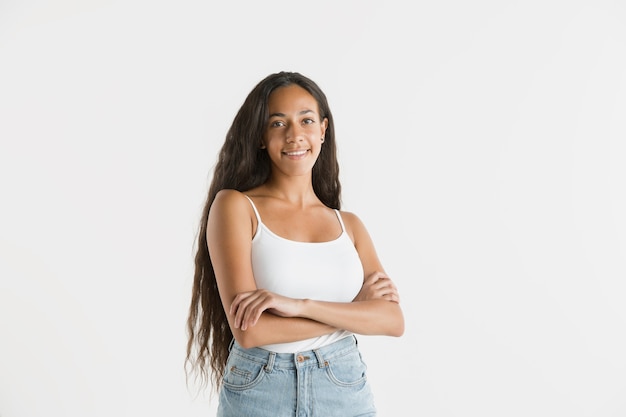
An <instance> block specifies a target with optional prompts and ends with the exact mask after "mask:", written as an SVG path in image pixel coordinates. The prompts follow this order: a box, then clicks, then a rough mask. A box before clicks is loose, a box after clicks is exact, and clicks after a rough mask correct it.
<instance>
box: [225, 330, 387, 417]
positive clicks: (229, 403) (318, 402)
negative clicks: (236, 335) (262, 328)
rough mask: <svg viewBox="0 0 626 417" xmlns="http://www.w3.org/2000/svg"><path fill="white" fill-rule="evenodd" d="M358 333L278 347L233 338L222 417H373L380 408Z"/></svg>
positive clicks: (226, 369) (227, 365)
mask: <svg viewBox="0 0 626 417" xmlns="http://www.w3.org/2000/svg"><path fill="white" fill-rule="evenodd" d="M366 369H367V367H366V365H365V363H364V362H363V360H362V359H361V354H360V352H359V349H358V347H357V342H356V339H355V338H354V336H350V337H346V338H344V339H341V340H339V341H337V342H334V343H331V344H330V345H328V346H324V347H322V348H320V349H315V350H310V351H307V352H299V353H275V352H270V351H268V350H265V349H261V348H252V349H244V348H242V347H241V346H239V345H238V344H237V342H234V343H233V344H232V346H231V349H230V355H229V357H228V362H227V363H226V368H225V370H224V378H223V380H222V388H221V390H220V395H219V406H218V411H217V416H218V417H333V416H337V417H350V416H354V417H356V416H360V417H372V416H375V415H376V408H375V407H374V401H373V397H372V393H371V391H370V387H369V384H368V382H367V376H366V372H365V371H366Z"/></svg>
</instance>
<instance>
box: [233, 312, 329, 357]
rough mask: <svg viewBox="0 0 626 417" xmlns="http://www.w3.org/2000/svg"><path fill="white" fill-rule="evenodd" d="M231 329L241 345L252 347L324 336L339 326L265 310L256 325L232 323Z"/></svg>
mask: <svg viewBox="0 0 626 417" xmlns="http://www.w3.org/2000/svg"><path fill="white" fill-rule="evenodd" d="M231 330H232V331H233V336H234V337H235V339H236V340H237V342H238V343H239V344H240V345H241V346H243V347H244V348H252V347H258V346H263V345H268V344H273V343H288V342H296V341H298V340H304V339H310V338H312V337H318V336H323V335H326V334H330V333H332V332H334V331H336V330H337V328H335V327H332V326H330V325H328V324H324V323H321V322H318V321H315V320H310V319H308V318H300V317H279V316H276V315H274V314H271V313H268V312H264V313H262V314H261V317H260V318H259V320H258V321H257V322H256V324H255V325H254V326H251V327H248V328H247V329H246V330H241V329H240V328H234V326H232V325H231Z"/></svg>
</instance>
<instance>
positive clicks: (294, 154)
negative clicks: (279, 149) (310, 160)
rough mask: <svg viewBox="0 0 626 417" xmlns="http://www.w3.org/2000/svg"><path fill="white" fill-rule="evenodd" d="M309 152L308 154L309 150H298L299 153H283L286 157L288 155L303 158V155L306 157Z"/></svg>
mask: <svg viewBox="0 0 626 417" xmlns="http://www.w3.org/2000/svg"><path fill="white" fill-rule="evenodd" d="M307 152H308V150H307V149H301V150H298V151H286V152H283V153H284V154H285V155H287V156H302V155H304V154H305V153H307Z"/></svg>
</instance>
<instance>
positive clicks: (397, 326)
mask: <svg viewBox="0 0 626 417" xmlns="http://www.w3.org/2000/svg"><path fill="white" fill-rule="evenodd" d="M403 334H404V315H403V314H402V311H401V310H400V308H399V307H398V311H397V317H396V318H395V319H394V320H392V322H391V326H389V329H388V333H387V335H388V336H393V337H400V336H402V335H403Z"/></svg>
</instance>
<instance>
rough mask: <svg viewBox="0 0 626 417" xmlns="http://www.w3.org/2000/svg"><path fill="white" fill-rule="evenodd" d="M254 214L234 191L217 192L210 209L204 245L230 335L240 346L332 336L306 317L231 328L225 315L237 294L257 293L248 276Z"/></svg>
mask: <svg viewBox="0 0 626 417" xmlns="http://www.w3.org/2000/svg"><path fill="white" fill-rule="evenodd" d="M254 218H255V217H254V212H253V211H252V206H251V205H250V203H249V202H248V200H247V199H246V197H245V196H244V195H243V194H241V193H239V192H238V191H234V190H222V191H220V192H219V193H218V194H217V196H216V198H215V201H214V202H213V204H212V206H211V211H210V213H209V223H208V228H207V236H206V237H207V244H208V246H209V253H210V256H211V262H212V264H213V269H214V270H215V277H216V279H217V286H218V288H219V292H220V298H221V300H222V305H223V306H224V309H225V310H226V313H227V317H228V323H229V325H230V328H231V331H232V332H233V336H234V337H235V339H236V340H237V342H238V343H239V344H241V345H242V346H243V347H253V346H260V345H265V344H270V343H285V342H293V341H297V340H303V339H308V338H311V337H316V336H322V335H325V334H329V333H332V332H333V331H335V330H336V328H334V327H332V326H330V325H328V324H324V323H321V322H319V321H314V320H310V319H307V318H296V317H291V318H284V317H279V316H277V315H273V314H270V313H262V314H261V315H260V316H259V317H258V319H257V323H256V325H255V326H254V328H251V329H248V330H246V331H243V330H241V329H240V328H239V327H237V326H234V325H233V323H234V315H232V314H228V313H229V311H230V307H231V303H232V301H233V299H235V296H236V295H237V294H238V293H246V292H250V291H255V290H257V287H256V283H255V281H254V276H253V274H252V264H251V261H250V259H251V256H250V253H251V248H252V243H251V241H252V233H253V219H254Z"/></svg>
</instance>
